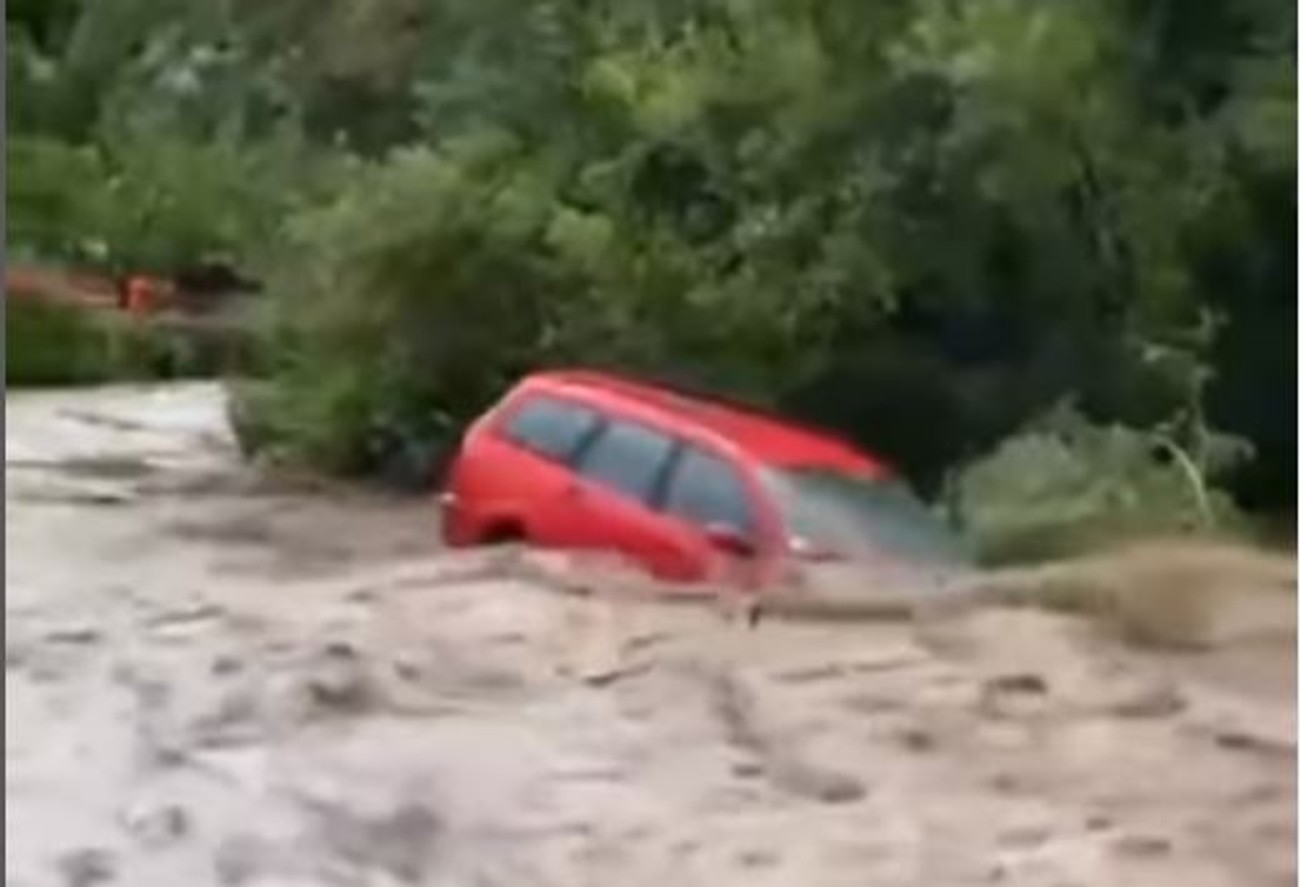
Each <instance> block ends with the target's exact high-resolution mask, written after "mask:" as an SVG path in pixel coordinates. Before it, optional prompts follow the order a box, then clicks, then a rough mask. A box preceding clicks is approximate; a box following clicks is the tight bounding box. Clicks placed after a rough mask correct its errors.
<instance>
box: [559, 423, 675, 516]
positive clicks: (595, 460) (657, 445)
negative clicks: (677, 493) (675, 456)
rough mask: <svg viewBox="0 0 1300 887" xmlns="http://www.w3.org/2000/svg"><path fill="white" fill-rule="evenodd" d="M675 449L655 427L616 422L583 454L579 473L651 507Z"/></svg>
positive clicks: (610, 424)
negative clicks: (665, 467)
mask: <svg viewBox="0 0 1300 887" xmlns="http://www.w3.org/2000/svg"><path fill="white" fill-rule="evenodd" d="M674 446H675V442H674V441H673V439H672V438H671V437H669V436H668V435H666V434H661V433H660V432H658V431H655V430H654V429H653V428H649V427H647V426H645V425H641V424H639V423H637V422H626V421H623V420H620V419H612V420H610V422H609V424H608V425H606V426H605V429H604V431H602V432H601V433H600V436H598V437H597V438H596V439H595V440H594V441H593V442H592V444H591V446H590V447H588V448H587V450H586V451H585V452H584V453H583V455H582V459H581V460H580V461H579V463H578V474H580V475H581V476H583V477H584V478H587V479H588V480H591V481H594V482H595V483H598V484H600V485H601V486H604V487H608V488H610V489H613V490H616V491H618V492H620V493H624V494H626V495H628V496H631V497H632V498H634V499H638V500H640V501H641V502H644V503H647V504H649V503H650V501H651V499H652V498H653V497H654V493H655V483H656V481H658V479H659V475H660V474H661V473H662V471H663V468H664V466H665V465H666V464H667V462H668V457H669V456H670V455H671V454H672V451H673V447H674Z"/></svg>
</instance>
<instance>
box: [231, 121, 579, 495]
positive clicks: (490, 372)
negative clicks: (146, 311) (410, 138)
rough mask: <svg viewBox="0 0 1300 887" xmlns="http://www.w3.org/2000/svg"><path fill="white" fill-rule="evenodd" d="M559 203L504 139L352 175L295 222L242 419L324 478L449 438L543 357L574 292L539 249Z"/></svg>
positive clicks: (417, 155)
mask: <svg viewBox="0 0 1300 887" xmlns="http://www.w3.org/2000/svg"><path fill="white" fill-rule="evenodd" d="M554 200H555V194H554V185H553V183H552V182H551V181H550V180H549V179H548V177H547V175H546V173H545V171H544V170H543V169H539V168H538V167H537V166H535V165H534V164H531V163H529V162H528V157H527V156H526V155H525V154H524V152H523V151H522V149H521V148H520V147H519V146H517V145H515V144H513V143H511V142H509V141H502V142H496V141H482V142H476V143H474V144H467V145H463V146H460V147H456V148H453V149H448V150H445V151H439V152H435V151H427V150H412V151H407V152H402V153H400V154H398V155H396V156H394V157H393V158H392V160H391V161H389V162H387V163H383V164H376V165H369V166H364V167H360V168H358V169H357V172H356V176H355V179H354V181H352V182H351V183H349V184H348V185H347V186H346V187H344V188H343V189H342V190H341V192H340V193H339V194H338V196H337V197H336V199H334V200H333V201H332V202H330V203H328V204H327V205H325V206H322V207H319V208H315V209H311V210H309V211H307V212H304V213H302V214H300V215H299V216H297V217H295V218H294V220H293V221H292V224H291V226H290V230H289V232H288V246H287V249H286V250H285V252H284V254H283V259H282V264H281V266H280V269H279V273H278V274H277V276H276V278H275V279H274V280H273V290H274V292H275V294H276V300H275V302H274V311H273V316H272V317H271V318H270V319H269V322H268V323H269V331H268V333H267V336H266V339H265V340H264V347H263V353H264V354H266V355H268V361H267V362H268V364H269V366H267V367H265V368H266V370H267V372H268V374H269V376H270V379H271V381H272V385H271V386H269V388H267V389H265V390H264V391H263V393H262V394H261V395H255V396H251V397H250V399H249V401H248V404H247V413H248V415H249V416H250V417H252V418H250V421H252V422H253V423H254V424H255V425H257V427H259V428H262V429H264V435H263V436H264V438H265V439H266V440H267V442H268V443H269V444H271V445H272V446H273V447H274V448H275V449H276V450H277V451H278V452H280V453H281V454H282V455H284V456H286V457H289V458H295V457H296V458H301V459H303V460H306V461H307V462H309V463H311V464H314V465H316V466H317V467H320V468H324V469H327V470H332V471H342V472H359V471H365V470H369V469H374V468H376V467H378V466H379V465H380V464H382V463H383V462H384V460H385V458H386V456H387V455H388V454H390V453H391V452H393V451H394V450H395V449H396V450H403V451H407V450H410V449H411V448H413V447H414V448H421V447H423V448H429V449H436V448H437V446H438V445H439V444H440V443H445V442H447V441H448V436H449V435H451V434H454V432H455V429H456V426H457V423H458V422H463V421H464V420H466V419H468V418H469V417H471V416H472V415H473V414H474V413H476V412H477V411H478V410H479V409H481V407H482V406H483V404H485V403H486V402H488V401H489V400H490V399H491V398H492V397H493V396H494V395H496V394H497V393H499V392H500V390H501V389H502V388H503V387H504V386H505V385H506V384H508V383H509V382H510V381H511V380H512V378H513V377H514V376H515V375H516V374H517V373H518V372H520V371H521V370H523V369H524V368H526V367H528V366H529V365H530V364H531V363H532V362H533V361H534V360H536V359H537V357H538V355H539V354H543V353H545V352H546V350H547V348H548V342H547V337H548V335H550V334H551V333H552V332H553V331H554V325H553V324H552V323H550V319H551V318H553V317H555V316H557V315H558V314H559V313H560V312H562V311H563V305H564V303H565V301H566V300H568V299H571V298H572V297H573V295H574V294H575V290H573V289H571V288H569V287H566V286H565V281H564V277H563V274H562V273H561V266H560V264H559V263H557V262H556V261H555V260H554V259H553V258H552V257H551V256H550V255H548V252H547V250H546V249H545V248H544V246H543V244H544V241H545V239H546V237H547V235H548V231H549V230H550V223H551V221H552V213H553V211H554V210H553V208H552V207H553V206H554ZM258 414H261V415H262V416H264V417H265V418H264V419H261V418H257V415H258Z"/></svg>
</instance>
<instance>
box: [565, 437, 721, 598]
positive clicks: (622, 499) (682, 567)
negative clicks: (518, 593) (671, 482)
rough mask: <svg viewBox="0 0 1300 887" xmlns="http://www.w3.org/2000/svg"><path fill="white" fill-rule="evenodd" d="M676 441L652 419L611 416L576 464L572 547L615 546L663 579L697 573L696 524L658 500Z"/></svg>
mask: <svg viewBox="0 0 1300 887" xmlns="http://www.w3.org/2000/svg"><path fill="white" fill-rule="evenodd" d="M678 447H679V443H678V441H677V440H676V439H675V438H673V437H672V436H671V435H669V434H667V433H665V432H663V431H660V430H658V429H656V428H653V427H651V426H650V425H648V424H645V423H642V422H637V421H634V420H630V419H625V418H617V417H611V418H610V419H609V420H608V421H607V422H606V424H605V427H604V428H603V429H602V430H601V431H600V432H599V433H598V434H597V435H596V436H595V438H594V439H593V440H592V441H591V442H590V443H589V444H588V445H587V446H586V447H585V448H584V449H583V451H582V453H581V454H580V455H579V457H578V459H577V461H576V464H575V466H574V471H575V476H574V483H573V486H572V488H571V491H570V497H571V501H570V505H569V506H568V508H567V509H566V510H567V513H568V514H569V515H570V520H569V521H568V526H567V534H568V539H567V540H566V545H567V547H574V548H601V549H609V550H613V551H618V552H621V553H623V554H625V555H627V556H629V557H631V558H633V559H634V560H636V561H638V562H639V563H641V564H643V565H644V566H645V567H646V568H647V569H649V570H650V571H651V572H652V573H654V574H655V575H657V576H659V577H660V578H664V579H671V580H689V579H693V578H697V577H695V576H694V575H692V567H693V563H694V560H693V558H692V551H691V549H692V541H693V540H692V534H691V532H690V531H689V529H688V528H687V527H685V526H684V525H682V524H681V522H680V521H677V520H674V519H673V518H671V517H669V516H667V515H665V514H663V513H662V512H660V511H658V510H657V509H656V507H655V505H656V502H657V500H658V498H659V497H660V495H661V489H662V485H663V481H664V477H665V475H666V472H667V470H668V468H669V466H670V465H671V464H672V461H673V460H674V458H675V456H676V452H677V449H678Z"/></svg>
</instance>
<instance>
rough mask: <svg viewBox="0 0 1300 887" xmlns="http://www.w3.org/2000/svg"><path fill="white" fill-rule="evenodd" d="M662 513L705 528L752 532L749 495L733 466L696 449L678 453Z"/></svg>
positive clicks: (752, 517) (752, 519) (692, 448)
mask: <svg viewBox="0 0 1300 887" xmlns="http://www.w3.org/2000/svg"><path fill="white" fill-rule="evenodd" d="M663 507H664V510H665V511H667V512H668V513H669V514H674V515H677V516H678V517H682V518H685V519H686V520H688V521H690V522H692V523H695V524H699V525H700V526H705V525H707V524H713V523H717V524H726V525H728V526H731V527H733V528H735V529H737V530H740V531H741V532H744V533H749V532H753V530H754V510H753V506H752V504H751V501H750V498H749V491H748V490H747V489H746V487H745V482H744V480H743V479H742V478H741V476H740V472H739V471H737V470H736V468H735V466H733V465H732V464H731V463H729V462H727V461H726V460H725V459H722V458H720V457H718V456H714V455H711V454H709V453H706V452H704V451H703V450H700V449H698V448H696V447H687V448H686V449H685V450H683V451H682V455H681V458H680V459H679V460H678V462H677V467H676V468H675V469H674V471H673V476H672V478H671V479H670V480H669V482H668V490H667V494H666V495H665V497H664V505H663Z"/></svg>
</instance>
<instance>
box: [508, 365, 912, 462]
mask: <svg viewBox="0 0 1300 887" xmlns="http://www.w3.org/2000/svg"><path fill="white" fill-rule="evenodd" d="M526 382H527V384H528V386H529V387H532V388H538V387H540V388H542V389H550V390H553V391H555V392H556V393H561V392H563V391H566V390H567V391H570V392H574V391H575V390H576V391H578V392H582V393H585V394H587V395H588V396H594V397H595V398H596V399H597V401H602V400H603V401H606V402H612V403H614V404H617V403H619V402H623V403H631V404H634V405H636V406H637V407H640V408H642V409H645V408H649V409H650V410H651V411H652V412H656V413H658V414H659V415H660V416H661V417H662V418H663V419H664V420H665V422H666V423H667V424H670V425H672V424H680V423H686V424H691V425H695V426H696V427H699V428H702V429H704V430H706V431H708V432H711V433H713V434H714V435H716V436H718V437H720V438H722V439H724V440H725V441H726V442H727V443H730V444H731V445H733V446H735V447H736V448H738V449H740V450H742V451H744V452H745V453H747V454H748V455H749V456H750V457H751V458H753V459H755V460H757V461H759V462H762V463H765V464H767V465H771V466H773V467H778V468H796V467H807V468H836V469H840V470H844V471H854V472H859V471H860V472H866V473H869V474H873V475H885V474H889V473H891V472H890V469H889V467H888V466H887V465H886V464H885V463H884V462H883V461H882V460H881V459H879V458H876V457H875V456H873V455H870V454H867V453H864V452H862V451H861V450H859V449H858V448H856V447H854V446H853V445H852V444H850V443H849V442H847V441H845V440H843V439H841V438H839V437H837V436H835V435H834V434H832V433H831V432H829V431H823V430H821V429H817V428H812V427H810V426H807V425H804V424H802V423H799V422H796V421H793V420H791V419H787V418H785V417H783V416H781V415H780V414H778V413H775V412H771V411H768V410H765V409H761V408H759V407H756V406H751V405H747V404H741V403H739V402H737V401H734V400H730V399H727V398H724V397H720V396H718V395H713V394H697V393H695V392H693V391H687V390H686V389H683V388H682V387H679V386H675V385H671V384H664V383H661V382H658V381H654V382H650V381H642V380H639V379H637V378H635V377H632V376H626V375H622V374H617V373H610V372H604V371H597V370H586V369H564V370H548V371H545V372H539V373H534V374H533V375H531V376H529V377H528V379H527V380H526Z"/></svg>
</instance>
